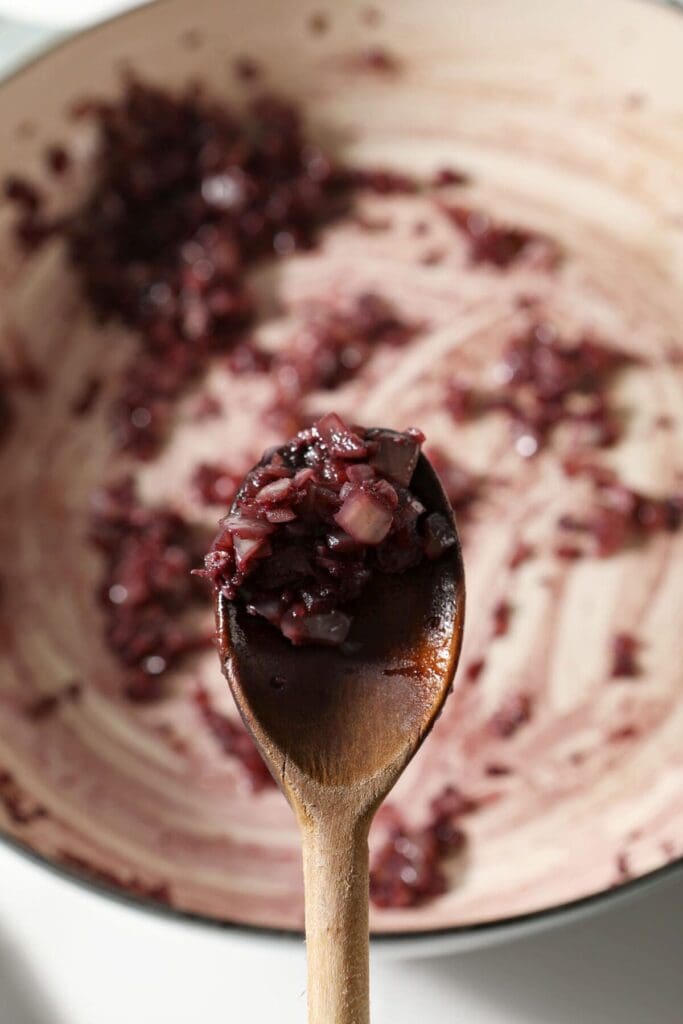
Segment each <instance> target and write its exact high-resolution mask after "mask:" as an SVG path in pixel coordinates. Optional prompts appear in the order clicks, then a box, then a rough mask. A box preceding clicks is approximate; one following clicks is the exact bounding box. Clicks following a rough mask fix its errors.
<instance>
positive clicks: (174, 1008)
mask: <svg viewBox="0 0 683 1024" xmlns="http://www.w3.org/2000/svg"><path fill="white" fill-rule="evenodd" d="M188 2H191V0H188ZM395 2H400V0H395ZM510 2H514V0H510ZM567 2H570V0H567ZM122 6H125V0H109V2H108V3H106V4H104V3H101V2H100V0H61V2H60V3H59V4H57V3H52V2H49V0H42V2H40V0H0V14H2V13H5V14H7V15H11V16H13V17H14V18H15V19H16V18H19V19H20V20H19V21H16V20H15V21H14V22H9V21H6V20H3V19H2V18H1V17H0V71H2V70H3V69H5V68H8V67H10V66H11V64H12V63H14V62H16V61H17V60H18V59H20V58H21V56H22V55H23V54H25V53H28V52H30V50H31V48H32V47H34V46H35V45H37V44H39V43H40V42H41V40H42V39H44V38H47V36H46V33H45V31H44V30H43V31H40V30H39V29H37V28H36V27H35V22H37V21H42V22H43V24H47V23H48V22H50V23H52V25H55V24H61V25H74V24H77V23H78V22H79V21H83V20H92V19H93V18H94V17H96V16H97V14H98V13H99V12H100V11H101V12H102V13H103V14H104V13H106V12H107V11H113V10H115V9H117V8H119V7H122ZM31 22H33V23H34V24H31ZM53 31H54V29H53ZM304 986H305V959H304V951H303V947H299V946H298V945H294V946H292V945H288V946H284V947H282V946H279V945H277V944H273V943H272V942H270V943H265V942H263V941H261V940H254V939H248V940H246V939H243V938H237V937H235V936H233V935H229V934H223V933H214V932H209V931H208V930H202V929H199V928H197V927H192V926H183V925H179V924H176V923H173V922H169V921H165V920H161V919H157V918H154V917H152V916H151V915H149V914H146V913H143V912H140V911H136V910H132V909H129V908H127V907H123V906H119V905H118V904H115V903H113V902H110V901H107V900H105V899H103V898H101V897H99V896H96V895H93V894H91V893H88V892H85V891H83V890H80V889H78V888H76V887H75V886H73V885H71V884H69V883H67V882H64V881H61V880H60V879H58V878H55V877H53V876H52V875H51V874H49V873H47V872H46V871H44V870H43V869H41V868H39V867H37V866H36V865H34V864H32V863H30V862H28V861H26V860H24V859H23V858H22V857H20V856H19V855H18V854H16V853H15V852H13V851H11V850H9V849H6V848H4V847H2V846H1V845H0V1024H199V1022H201V1024H266V1022H267V1024H294V1022H303V1021H304V1020H305V992H304ZM373 1022H374V1024H441V1022H443V1024H522V1022H524V1024H683V878H681V879H679V880H678V881H675V882H673V883H669V884H666V885H663V886H660V887H659V888H658V889H656V890H654V891H652V892H650V893H649V894H648V895H646V896H644V897H642V898H641V899H639V900H638V901H634V902H632V903H630V904H628V905H626V906H624V907H618V908H615V909H613V910H611V911H609V912H603V913H601V914H599V915H597V916H594V917H592V918H590V919H588V920H586V921H583V922H581V923H579V924H574V925H571V926H565V927H563V928H558V929H555V930H553V931H550V932H547V933H545V934H541V935H537V936H535V937H533V938H528V939H523V940H518V941H517V942H514V943H510V944H508V945H506V946H500V947H496V948H492V949H488V950H481V951H479V952H471V953H465V954H460V955H459V956H457V957H441V958H438V959H431V960H421V961H405V962H386V961H382V962H380V963H373Z"/></svg>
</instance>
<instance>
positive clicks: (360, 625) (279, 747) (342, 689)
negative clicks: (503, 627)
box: [217, 455, 465, 1024]
mask: <svg viewBox="0 0 683 1024" xmlns="http://www.w3.org/2000/svg"><path fill="white" fill-rule="evenodd" d="M411 489H412V491H413V492H414V493H415V494H416V496H417V497H418V498H419V500H420V501H421V502H422V504H423V505H424V506H425V508H427V509H428V510H429V511H430V512H433V511H438V512H441V513H442V514H443V515H444V516H446V517H447V518H448V520H449V521H452V511H451V508H450V505H449V503H448V499H447V498H446V496H445V494H444V491H443V488H442V487H441V484H440V482H439V480H438V477H437V476H436V474H435V472H434V470H433V469H432V467H431V465H430V464H429V462H428V460H427V459H426V458H425V456H424V455H420V458H419V461H418V464H417V467H416V469H415V473H414V476H413V480H412V483H411ZM456 536H457V535H456ZM464 607H465V588H464V572H463V564H462V556H461V552H460V545H459V543H458V542H456V544H454V545H453V546H452V547H451V548H449V549H448V550H447V551H446V552H445V553H444V554H443V555H442V556H441V557H440V558H439V559H438V560H436V561H427V560H424V561H423V562H421V563H420V564H419V565H418V566H416V567H414V568H411V569H408V570H407V571H406V572H404V573H400V574H397V575H393V574H382V573H379V572H378V573H375V574H374V575H373V577H372V578H371V579H370V581H369V582H368V584H367V586H366V588H365V590H364V591H363V594H362V595H361V597H360V598H359V599H358V601H357V602H356V603H355V605H354V608H353V614H354V619H353V626H352V629H351V633H350V636H349V641H348V642H347V644H345V645H344V647H343V648H330V647H313V646H310V647H295V646H293V645H292V644H291V643H290V642H289V641H288V640H287V639H286V638H285V637H283V636H282V634H281V633H280V632H278V631H277V630H276V629H274V628H273V627H272V626H271V625H269V624H268V623H267V622H266V621H265V620H263V619H261V618H258V617H255V616H251V615H249V614H248V613H247V612H246V610H245V608H244V607H243V605H242V604H241V603H239V602H234V603H233V602H228V601H226V600H225V598H223V597H221V596H219V597H218V599H217V618H218V632H219V638H220V647H221V660H222V664H223V670H224V673H225V676H226V678H227V680H228V683H229V684H230V689H231V690H232V693H233V696H234V698H235V701H236V703H237V706H238V708H239V710H240V713H241V715H242V718H243V720H244V722H245V724H246V726H247V728H248V729H249V731H250V732H251V734H252V735H253V737H254V739H255V741H256V743H257V744H258V746H259V748H260V750H261V753H262V754H263V757H264V758H265V760H266V762H267V763H268V765H269V767H270V769H271V771H272V773H273V775H274V776H275V778H276V780H277V781H278V783H279V785H280V786H281V788H282V789H283V791H284V793H285V795H286V796H287V799H288V800H289V802H290V804H291V805H292V807H293V809H294V812H295V814H296V816H297V819H298V821H299V825H300V828H301V833H302V842H303V853H304V884H305V894H306V940H307V949H308V1006H309V1021H310V1022H311V1024H366V1022H367V1021H368V1020H369V994H368V993H369V983H368V845H367V839H368V830H369V827H370V823H371V821H372V818H373V815H374V813H375V811H376V810H377V808H378V806H379V804H380V803H381V801H382V800H383V799H384V797H385V796H386V795H387V793H388V792H389V790H390V789H391V787H392V786H393V785H394V783H395V782H396V780H397V779H398V777H399V775H400V774H401V772H402V771H403V769H404V768H405V766H406V765H407V764H408V762H409V761H410V760H411V758H412V757H413V755H414V754H415V752H416V751H417V749H418V748H419V746H420V744H421V743H422V741H423V740H424V738H425V736H426V735H427V734H428V732H429V730H430V729H431V727H432V725H433V724H434V721H435V720H436V718H437V716H438V714H439V712H440V710H441V708H442V706H443V703H444V701H445V699H446V696H447V695H448V692H449V690H450V688H451V685H452V681H453V676H454V674H455V669H456V666H457V661H458V656H459V652H460V645H461V640H462V630H463V616H464Z"/></svg>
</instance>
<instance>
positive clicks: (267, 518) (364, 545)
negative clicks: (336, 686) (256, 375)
mask: <svg viewBox="0 0 683 1024" xmlns="http://www.w3.org/2000/svg"><path fill="white" fill-rule="evenodd" d="M423 440H424V435H423V434H422V433H421V432H420V431H419V430H414V429H409V430H407V431H406V432H405V433H396V432H394V431H391V430H380V429H372V430H364V429H363V428H360V427H354V428H353V429H352V428H350V427H348V426H347V425H346V423H344V421H343V420H342V419H341V418H340V417H339V416H337V415H336V414H335V413H329V414H328V415H326V416H323V417H322V419H319V420H318V421H317V422H316V423H314V425H313V426H312V427H311V428H310V429H308V430H303V431H301V432H300V433H298V434H297V435H296V437H294V438H293V439H292V440H291V441H289V442H288V443H287V444H285V445H283V446H282V447H279V448H275V449H271V450H270V451H268V452H266V454H265V455H264V457H263V459H262V460H261V462H260V463H259V464H258V465H257V466H255V467H254V468H253V469H252V470H250V472H249V473H248V474H247V476H246V478H245V480H244V483H243V484H242V486H241V488H240V490H239V492H238V494H237V497H236V499H235V501H234V502H233V505H232V508H231V510H230V512H229V514H228V515H227V516H225V518H224V519H222V520H221V530H220V533H219V534H218V536H217V537H216V539H215V540H214V543H213V546H212V548H211V551H210V552H209V553H208V555H207V556H206V559H205V567H204V569H200V570H197V573H198V574H199V575H202V576H204V577H206V578H207V579H209V580H211V581H212V582H213V583H214V585H215V586H216V587H217V589H218V590H220V592H221V593H222V594H223V595H224V596H225V597H226V598H228V600H231V601H235V600H239V601H243V602H244V603H245V604H246V607H247V610H248V611H249V612H250V613H251V614H252V615H261V616H263V618H265V619H267V620H268V621H269V622H271V623H272V624H273V625H274V626H276V627H277V628H278V629H279V630H280V631H281V632H282V634H283V635H284V636H285V637H287V639H288V640H290V641H291V642H292V643H293V644H327V645H330V646H339V645H340V644H343V643H344V641H345V640H346V638H347V636H348V634H349V629H350V627H351V622H352V614H351V611H350V608H349V606H350V605H351V604H352V602H353V601H354V600H355V599H356V598H357V597H359V596H360V594H361V593H362V591H363V589H364V587H365V585H366V583H367V582H368V580H369V579H370V577H371V576H372V574H373V573H374V572H383V573H400V572H404V571H405V570H407V569H410V568H412V567H413V566H415V565H418V564H419V563H420V562H421V561H422V560H423V559H425V558H427V559H430V560H434V559H437V558H439V557H440V556H441V555H442V554H443V552H444V551H446V550H447V549H448V548H450V547H451V546H452V545H453V544H455V532H454V529H453V524H452V522H449V521H448V520H447V519H446V518H445V516H443V515H442V514H441V513H439V512H430V511H429V509H426V508H425V507H424V506H423V505H422V503H421V502H420V501H419V499H418V498H417V497H416V496H415V494H413V493H412V491H411V490H410V484H411V480H412V478H413V473H414V471H415V467H416V466H417V461H418V458H419V456H420V449H421V445H422V441H423Z"/></svg>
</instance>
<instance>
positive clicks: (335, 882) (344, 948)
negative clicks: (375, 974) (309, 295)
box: [302, 813, 370, 1024]
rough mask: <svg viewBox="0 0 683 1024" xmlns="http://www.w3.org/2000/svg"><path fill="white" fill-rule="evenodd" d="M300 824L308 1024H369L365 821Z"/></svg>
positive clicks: (333, 818)
mask: <svg viewBox="0 0 683 1024" xmlns="http://www.w3.org/2000/svg"><path fill="white" fill-rule="evenodd" d="M345 819H346V816H345V815H344V814H335V813H330V814H326V815H323V816H321V819H319V820H317V821H313V822H310V821H309V822H306V823H303V824H302V840H303V854H304V889H305V895H306V949H307V954H308V1024H369V1020H370V984H369V974H370V969H369V943H368V830H369V822H368V821H358V820H350V821H349V820H345Z"/></svg>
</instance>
